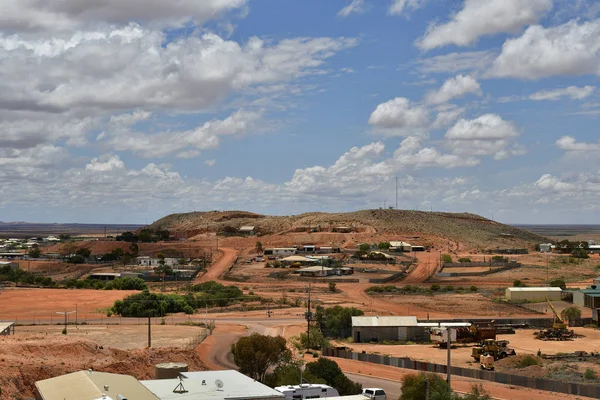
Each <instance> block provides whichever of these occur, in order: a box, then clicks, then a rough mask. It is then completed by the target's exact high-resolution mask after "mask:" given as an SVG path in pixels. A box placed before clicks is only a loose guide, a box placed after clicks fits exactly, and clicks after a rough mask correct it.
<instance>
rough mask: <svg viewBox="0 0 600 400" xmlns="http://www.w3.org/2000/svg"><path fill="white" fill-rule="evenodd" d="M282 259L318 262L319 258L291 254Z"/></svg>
mask: <svg viewBox="0 0 600 400" xmlns="http://www.w3.org/2000/svg"><path fill="white" fill-rule="evenodd" d="M280 261H292V262H294V261H298V262H316V261H317V260H313V259H310V258H308V257H303V256H289V257H285V258H282V259H281V260H280Z"/></svg>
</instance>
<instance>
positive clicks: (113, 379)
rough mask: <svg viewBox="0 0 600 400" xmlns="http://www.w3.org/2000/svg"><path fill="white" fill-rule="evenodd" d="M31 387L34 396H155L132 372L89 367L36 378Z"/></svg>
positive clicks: (46, 399) (56, 399) (55, 399)
mask: <svg viewBox="0 0 600 400" xmlns="http://www.w3.org/2000/svg"><path fill="white" fill-rule="evenodd" d="M35 388H36V391H37V396H36V398H37V399H38V400H63V399H77V400H101V399H106V400H117V399H119V400H120V399H132V400H133V399H136V400H138V399H139V400H159V398H158V397H156V396H155V395H154V394H152V392H150V391H149V390H148V389H146V387H145V386H144V385H142V384H141V383H140V382H139V381H138V380H137V379H135V378H134V377H133V376H129V375H119V374H109V373H106V372H96V371H92V370H89V371H79V372H73V373H72V374H66V375H61V376H57V377H55V378H50V379H45V380H43V381H37V382H36V383H35Z"/></svg>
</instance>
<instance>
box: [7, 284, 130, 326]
mask: <svg viewBox="0 0 600 400" xmlns="http://www.w3.org/2000/svg"><path fill="white" fill-rule="evenodd" d="M133 293H139V292H137V291H134V290H84V289H81V290H79V289H77V290H76V289H6V290H3V291H2V293H1V294H0V320H16V321H19V320H30V319H33V318H36V319H37V318H39V319H42V320H46V319H47V320H50V319H51V318H54V319H57V318H58V315H57V314H56V312H58V311H63V312H64V311H65V310H67V312H68V311H74V310H75V309H77V312H78V317H79V318H80V319H82V320H83V319H84V318H85V317H86V315H89V316H90V317H91V316H92V315H94V316H99V315H100V314H99V311H98V310H100V309H102V308H106V307H111V306H112V305H113V304H114V302H115V300H121V299H123V298H124V297H125V296H128V295H130V294H133ZM73 318H74V316H73ZM57 320H58V319H57Z"/></svg>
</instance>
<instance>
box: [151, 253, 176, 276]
mask: <svg viewBox="0 0 600 400" xmlns="http://www.w3.org/2000/svg"><path fill="white" fill-rule="evenodd" d="M154 272H156V273H157V274H158V275H159V276H160V277H161V278H162V282H163V284H164V283H165V277H167V276H170V275H173V268H171V266H169V265H167V264H166V263H165V255H164V254H162V253H158V267H156V268H154Z"/></svg>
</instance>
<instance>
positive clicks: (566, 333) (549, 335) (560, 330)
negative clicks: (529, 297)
mask: <svg viewBox="0 0 600 400" xmlns="http://www.w3.org/2000/svg"><path fill="white" fill-rule="evenodd" d="M546 301H547V302H548V305H549V306H550V309H551V310H552V313H553V314H554V321H553V322H552V328H548V329H545V330H543V331H538V332H534V335H535V337H536V339H540V340H572V339H574V338H575V337H576V336H575V332H573V331H572V330H569V329H567V324H566V323H565V321H564V320H563V319H562V318H561V317H560V315H558V312H557V311H556V308H554V306H553V305H552V303H551V302H550V300H549V299H548V298H547V297H546Z"/></svg>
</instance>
